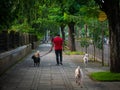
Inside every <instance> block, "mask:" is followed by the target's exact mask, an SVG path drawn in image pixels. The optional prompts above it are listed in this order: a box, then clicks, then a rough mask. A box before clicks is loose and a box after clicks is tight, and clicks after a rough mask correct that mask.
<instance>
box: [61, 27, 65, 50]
mask: <svg viewBox="0 0 120 90" xmlns="http://www.w3.org/2000/svg"><path fill="white" fill-rule="evenodd" d="M64 28H65V26H64V25H62V26H61V33H62V38H63V41H65V32H64ZM64 46H65V42H64V43H63V50H64Z"/></svg>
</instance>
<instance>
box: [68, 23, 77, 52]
mask: <svg viewBox="0 0 120 90" xmlns="http://www.w3.org/2000/svg"><path fill="white" fill-rule="evenodd" d="M74 25H75V23H74V22H71V23H69V24H68V27H69V47H70V50H71V51H76V48H75V30H74Z"/></svg>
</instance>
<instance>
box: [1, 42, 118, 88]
mask: <svg viewBox="0 0 120 90" xmlns="http://www.w3.org/2000/svg"><path fill="white" fill-rule="evenodd" d="M38 49H39V50H40V52H41V55H43V54H45V53H46V52H47V51H48V50H49V49H50V45H49V44H43V45H40V46H39V48H38ZM33 52H34V51H33ZM32 54H33V53H31V54H30V55H28V56H27V57H26V58H24V60H22V61H21V62H19V63H18V64H16V65H15V66H13V67H12V68H10V69H9V70H8V71H7V72H6V73H5V74H4V75H2V76H1V77H0V90H113V89H114V90H120V82H98V81H93V80H91V79H90V78H89V77H88V75H87V74H88V73H90V72H93V71H101V70H102V71H103V70H108V68H106V67H101V65H100V64H97V63H96V64H93V63H89V64H88V66H87V67H86V68H85V67H84V65H83V63H82V62H81V60H82V56H80V55H71V56H68V55H64V56H63V65H59V66H56V61H55V54H54V51H53V52H51V53H50V54H48V55H46V56H44V57H42V58H41V65H40V66H39V67H34V64H33V61H32V59H31V56H32ZM78 65H80V66H81V67H82V69H83V72H84V83H83V84H84V86H83V88H81V87H80V86H78V85H77V84H76V83H75V79H74V70H75V68H76V67H77V66H78Z"/></svg>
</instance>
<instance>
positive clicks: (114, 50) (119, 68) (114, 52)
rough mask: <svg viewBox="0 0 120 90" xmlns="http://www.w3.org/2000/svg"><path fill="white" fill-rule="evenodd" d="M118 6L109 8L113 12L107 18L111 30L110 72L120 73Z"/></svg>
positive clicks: (119, 13) (119, 17)
mask: <svg viewBox="0 0 120 90" xmlns="http://www.w3.org/2000/svg"><path fill="white" fill-rule="evenodd" d="M117 5H118V4H117ZM117 5H115V6H113V7H109V8H110V9H111V10H110V11H108V12H107V16H108V20H109V29H110V71H111V72H115V73H120V20H119V19H120V9H119V7H117ZM112 8H113V9H112Z"/></svg>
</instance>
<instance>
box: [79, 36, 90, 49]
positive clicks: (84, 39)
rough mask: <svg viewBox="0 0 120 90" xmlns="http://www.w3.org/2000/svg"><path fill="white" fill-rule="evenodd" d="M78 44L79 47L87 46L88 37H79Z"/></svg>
mask: <svg viewBox="0 0 120 90" xmlns="http://www.w3.org/2000/svg"><path fill="white" fill-rule="evenodd" d="M80 45H81V47H88V46H89V38H81V39H80Z"/></svg>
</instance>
